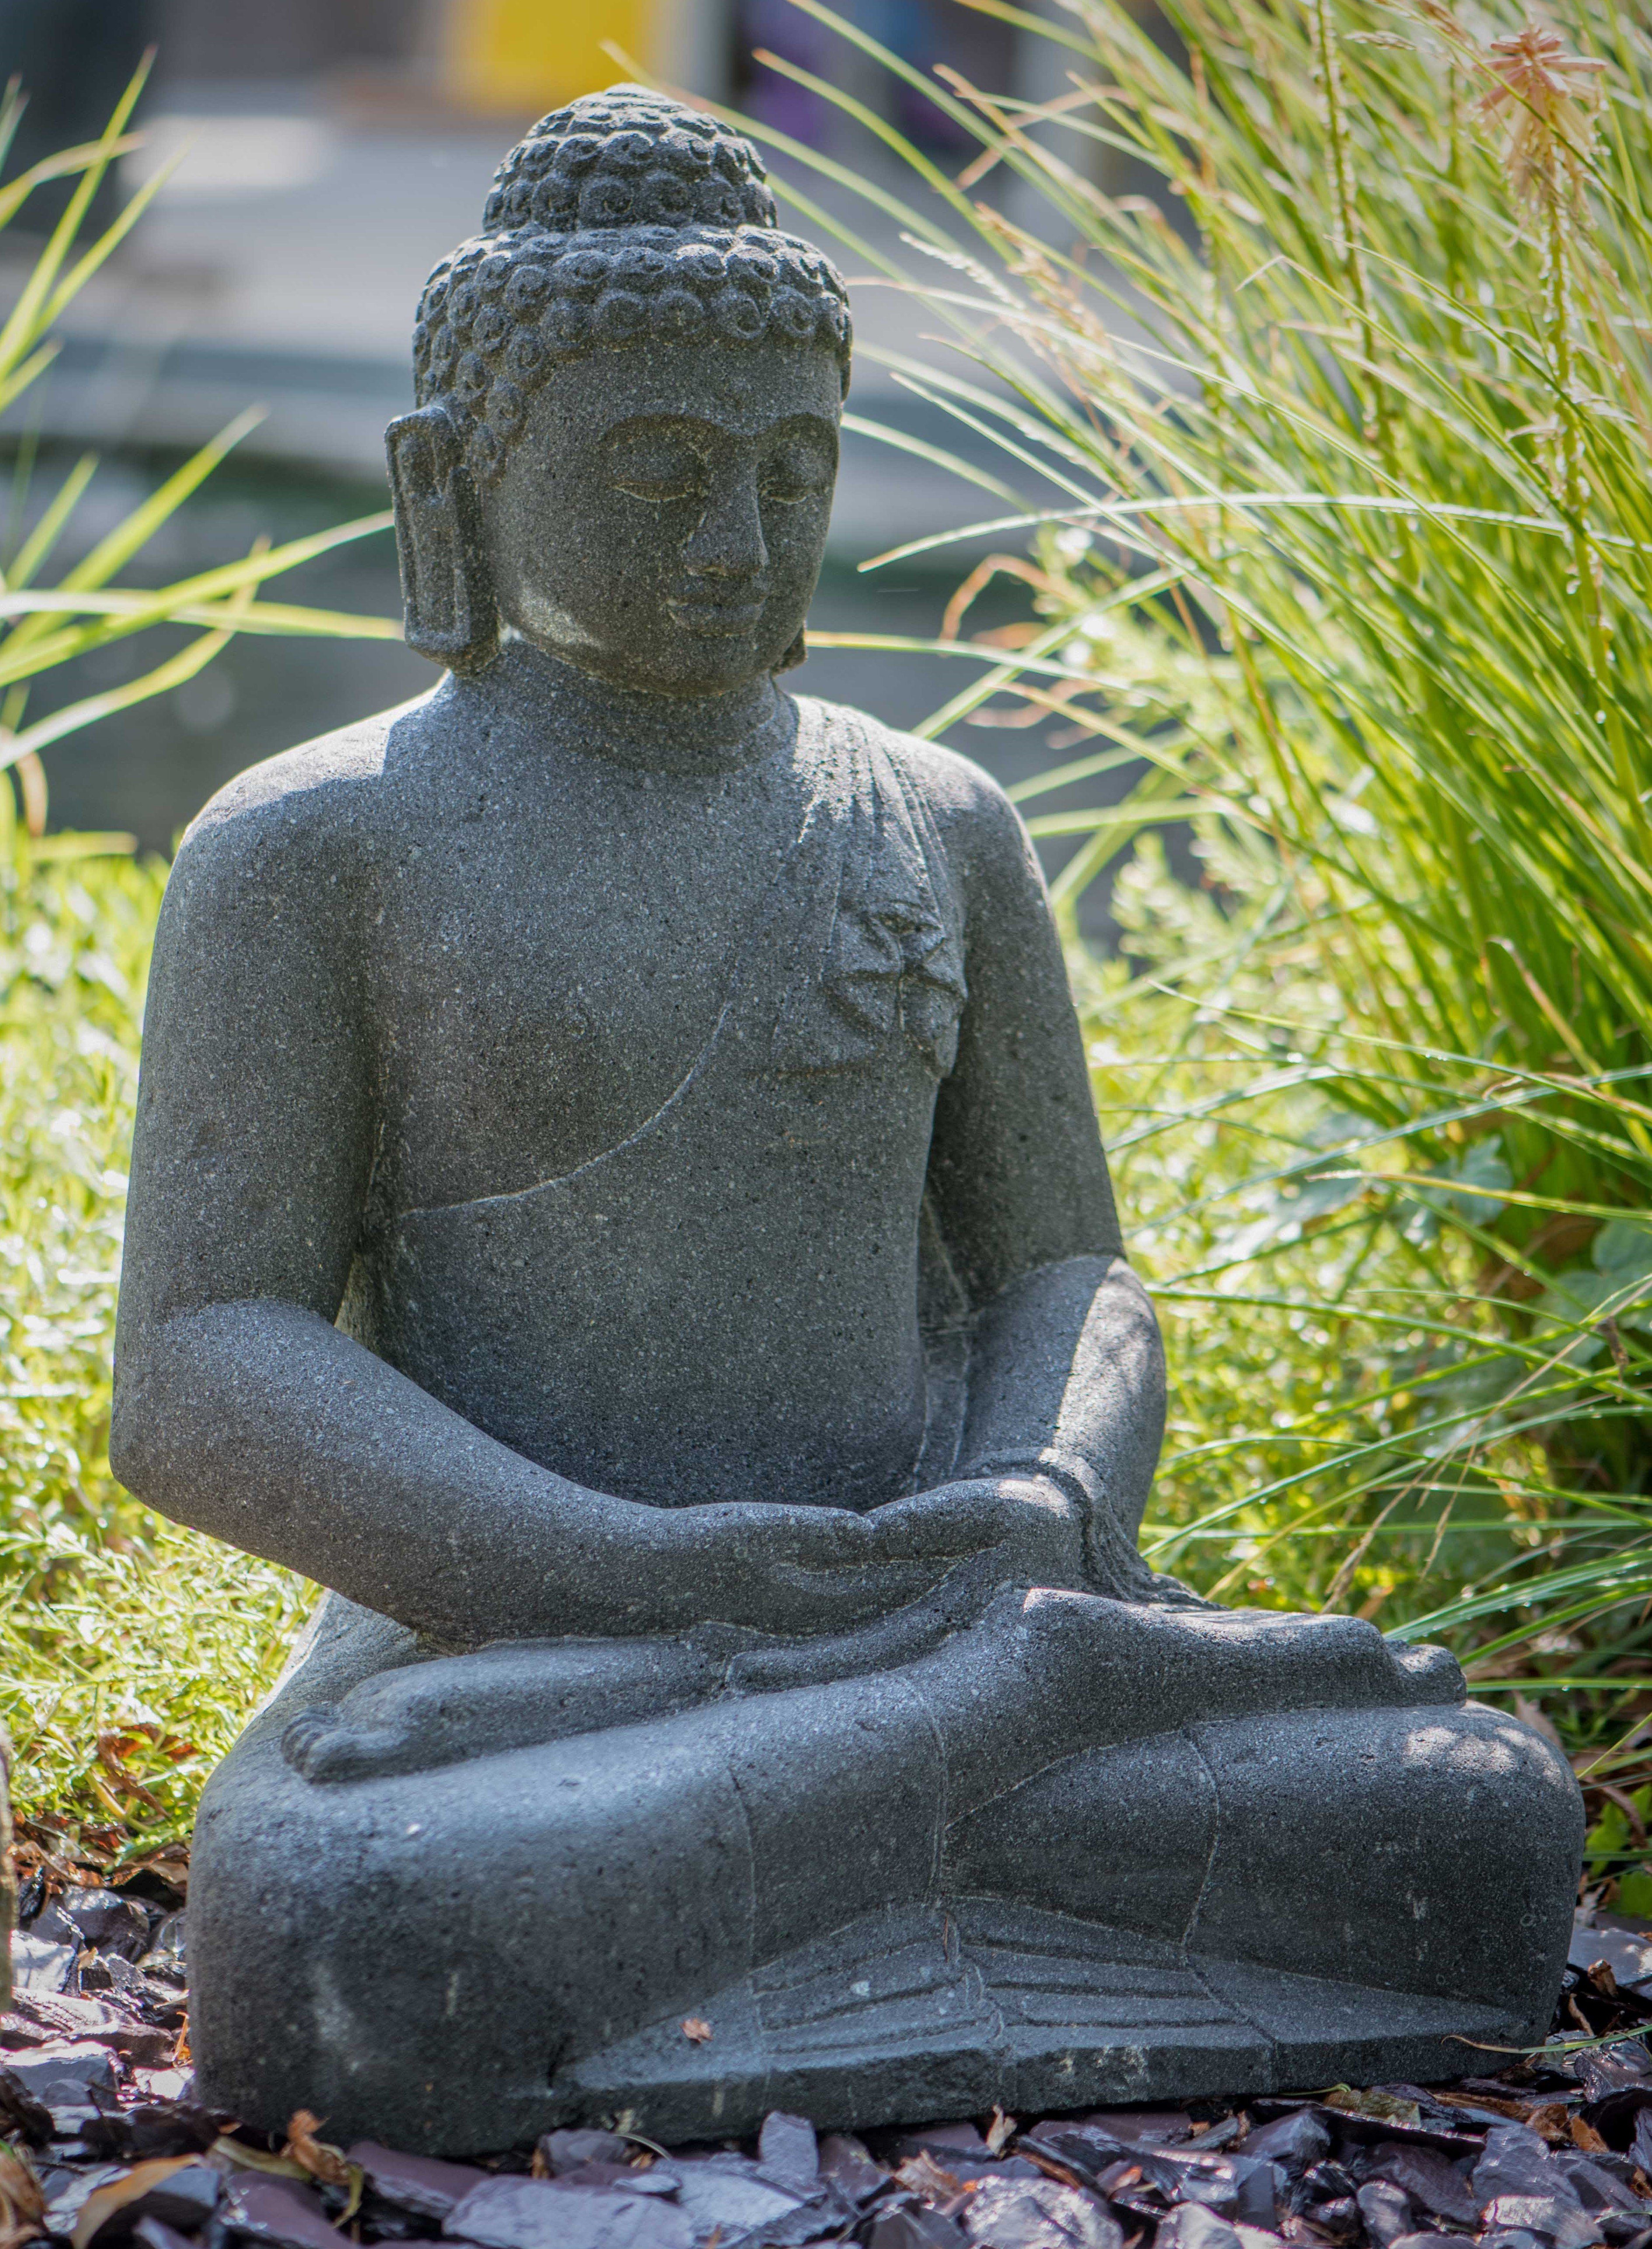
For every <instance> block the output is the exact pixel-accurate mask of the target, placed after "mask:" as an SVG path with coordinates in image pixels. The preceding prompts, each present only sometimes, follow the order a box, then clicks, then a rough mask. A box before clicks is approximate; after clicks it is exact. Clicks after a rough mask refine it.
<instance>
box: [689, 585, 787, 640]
mask: <svg viewBox="0 0 1652 2249" xmlns="http://www.w3.org/2000/svg"><path fill="white" fill-rule="evenodd" d="M665 606H666V608H667V609H669V610H670V611H671V615H672V616H674V617H675V618H676V619H677V622H678V624H680V625H686V627H687V628H688V629H689V631H690V632H695V633H713V634H727V635H733V634H735V633H743V632H749V631H750V630H751V629H752V628H753V626H754V625H756V624H758V623H760V622H761V620H762V616H763V612H764V610H765V609H767V606H768V604H767V600H766V598H765V597H763V596H762V595H758V596H756V597H755V598H752V597H749V596H748V597H747V598H746V599H745V600H732V599H728V598H726V597H725V596H723V595H715V594H713V595H706V594H683V595H678V596H677V597H676V598H675V599H673V598H671V597H670V596H668V597H667V599H666V603H665Z"/></svg>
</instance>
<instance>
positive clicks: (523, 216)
mask: <svg viewBox="0 0 1652 2249" xmlns="http://www.w3.org/2000/svg"><path fill="white" fill-rule="evenodd" d="M764 179H765V171H764V165H763V160H762V158H761V156H760V155H758V153H757V151H756V149H755V148H753V146H752V144H751V142H750V141H747V140H745V139H743V138H742V137H741V135H740V134H737V133H733V132H731V131H730V130H729V128H728V127H726V126H724V125H719V123H718V122H717V120H715V119H714V118H711V117H707V116H705V115H704V114H703V113H701V112H699V110H694V109H690V108H688V107H685V105H684V104H683V103H681V102H676V101H671V100H667V99H666V98H665V97H664V95H661V94H655V93H650V92H649V91H648V89H647V88H646V87H644V86H610V87H609V89H608V91H607V92H606V93H596V94H588V95H587V96H586V97H585V98H584V100H580V101H575V102H570V103H569V104H568V107H566V108H563V109H558V110H554V111H553V112H552V113H551V114H550V115H549V116H548V117H544V118H541V119H540V122H539V123H538V124H537V125H536V126H534V127H533V130H532V131H531V132H530V133H529V134H527V137H526V138H525V139H524V140H522V141H519V142H518V144H517V146H516V147H515V148H513V149H512V150H511V152H510V154H509V155H508V156H506V159H505V161H504V162H503V163H502V164H501V165H500V166H499V170H498V172H497V173H496V174H495V175H494V180H493V189H492V193H491V194H490V196H488V199H487V203H486V205H485V209H484V211H483V214H482V224H483V231H482V233H481V234H479V235H477V236H475V237H473V238H472V240H471V241H469V242H465V243H461V244H460V245H459V247H458V249H457V250H456V251H454V252H453V253H452V255H451V257H449V258H443V259H442V261H441V263H440V264H439V265H437V267H436V268H435V270H434V272H432V273H431V275H430V279H429V280H428V281H427V282H426V283H425V285H424V294H423V298H422V299H421V300H420V304H419V318H418V325H417V326H416V327H415V329H414V331H413V373H414V383H415V392H416V399H417V402H418V403H419V405H421V406H428V405H430V404H432V403H439V404H441V405H443V406H444V407H445V408H446V409H447V411H448V413H449V414H450V415H451V417H452V419H453V421H454V423H455V425H456V426H457V428H458V430H459V432H460V435H461V436H462V437H463V439H464V442H465V458H466V460H467V462H468V463H469V464H470V467H471V471H472V474H473V475H474V476H475V477H476V478H478V480H479V481H480V482H482V483H490V482H492V479H493V478H495V477H497V476H498V475H499V471H500V470H501V469H502V468H503V466H504V464H505V458H506V450H507V448H508V446H509V444H510V442H511V439H512V438H513V437H514V436H515V434H516V432H517V430H518V429H519V428H520V425H521V420H522V414H523V409H524V408H525V406H526V403H527V395H528V393H529V392H530V391H532V390H533V389H536V388H537V386H538V385H539V384H540V382H543V381H544V379H545V377H546V375H547V374H548V373H549V371H550V369H551V368H553V367H554V366H556V365H557V364H559V362H561V361H566V360H569V359H573V358H575V357H577V356H578V355H580V354H583V353H589V352H591V351H596V350H602V349H607V348H611V347H616V346H620V345H624V344H632V343H640V342H643V341H644V340H648V339H650V338H657V339H659V340H666V341H673V342H678V341H689V340H695V339H697V338H701V337H704V338H706V339H708V340H715V341H718V342H721V343H727V344H733V345H748V344H754V343H757V342H759V341H761V340H763V339H764V338H768V339H770V340H777V341H780V342H782V343H788V344H796V345H800V346H801V345H809V344H818V345H821V346H823V347H825V348H827V349H828V350H829V351H831V352H833V353H834V354H836V359H837V362H838V366H839V368H840V370H841V373H842V377H843V388H844V389H845V390H847V389H848V388H849V358H850V318H849V303H848V298H847V293H846V292H845V290H844V288H843V282H842V281H841V280H840V279H839V278H838V276H837V273H836V269H835V268H834V267H833V266H832V265H831V264H830V262H829V260H828V259H827V258H823V257H822V255H821V253H820V251H817V250H816V248H815V247H814V246H813V244H810V243H807V242H800V241H799V240H797V239H796V237H795V236H792V235H788V234H782V233H781V231H780V230H779V228H778V227H777V226H776V224H775V220H774V196H773V195H772V194H771V193H770V191H769V189H767V187H766V186H765V184H764Z"/></svg>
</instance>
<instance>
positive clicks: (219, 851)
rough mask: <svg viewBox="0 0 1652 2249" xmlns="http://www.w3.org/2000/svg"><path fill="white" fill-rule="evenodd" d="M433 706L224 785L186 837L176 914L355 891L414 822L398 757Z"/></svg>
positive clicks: (418, 705)
mask: <svg viewBox="0 0 1652 2249" xmlns="http://www.w3.org/2000/svg"><path fill="white" fill-rule="evenodd" d="M430 699H431V698H430V697H428V696H426V697H421V698H419V699H418V700H417V701H416V702H413V703H408V704H403V705H400V706H399V707H397V708H396V709H395V710H391V711H381V712H377V713H376V714H375V716H374V717H372V718H370V719H361V720H360V721H358V722H357V723H356V724H355V725H354V726H342V727H340V728H339V729H338V730H337V732H334V733H330V734H322V735H320V736H318V738H317V739H315V740H314V741H311V742H303V743H300V744H299V746H298V747H297V748H295V749H291V750H284V751H283V752H282V753H280V755H279V756H278V757H273V758H266V759H265V760H263V762H262V763H261V764H258V765H255V766H249V767H248V768H247V770H246V771H245V772H244V773H241V774H237V775H236V777H235V779H234V780H233V781H228V782H226V783H225V785H224V787H222V788H221V789H220V790H219V791H218V792H217V795H216V796H214V797H212V798H211V799H210V801H209V802H208V803H207V804H206V805H204V806H203V808H202V809H201V811H200V812H198V813H197V814H196V817H195V819H194V820H193V821H192V822H190V824H189V828H188V829H186V830H185V832H184V836H183V840H182V843H181V844H180V845H179V848H178V856H177V859H176V863H175V864H174V867H173V872H172V879H171V881H170V883H169V885H168V902H169V905H170V906H171V907H172V908H173V911H174V912H175V913H176V911H179V910H180V909H181V908H182V909H187V907H188V905H189V904H190V903H191V902H198V903H200V904H203V905H206V904H208V903H209V901H211V900H214V899H224V898H226V893H227V894H231V895H237V896H241V897H244V898H250V897H257V898H261V899H263V900H264V901H265V904H274V903H275V902H276V901H277V900H279V901H281V902H282V903H284V904H296V903H298V902H299V900H300V899H302V898H306V897H307V898H310V899H312V900H313V902H314V903H315V904H318V905H319V904H320V903H321V900H322V898H323V896H324V894H326V893H328V892H331V893H333V894H334V896H335V897H336V896H337V895H338V894H339V892H340V891H341V890H342V891H345V892H348V891H351V890H353V888H354V884H355V882H356V880H357V879H358V878H359V877H361V876H362V875H364V874H365V873H366V872H367V871H368V870H369V869H370V867H371V865H372V863H373V861H374V860H375V857H377V856H379V854H380V852H381V851H382V849H383V848H384V846H385V844H386V843H388V842H389V840H390V839H391V838H392V837H393V836H395V835H396V833H397V832H398V831H403V832H404V831H405V829H407V827H408V826H409V824H410V822H412V821H414V820H416V816H417V815H416V809H415V806H414V803H413V801H412V799H413V797H414V796H415V794H416V792H412V791H410V789H409V787H407V785H406V783H405V781H404V780H403V777H402V776H401V774H399V772H398V756H397V752H398V749H399V748H402V747H404V746H407V745H408V744H409V742H410V738H412V739H415V740H416V738H417V737H418V736H420V735H421V734H422V733H423V732H424V731H425V727H424V724H423V721H424V716H425V712H426V708H427V705H429V703H430Z"/></svg>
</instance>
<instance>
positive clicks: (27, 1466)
mask: <svg viewBox="0 0 1652 2249" xmlns="http://www.w3.org/2000/svg"><path fill="white" fill-rule="evenodd" d="M4 803H5V800H4V794H3V792H0V812H3V809H4ZM163 879H164V870H162V868H160V867H159V866H157V865H155V864H153V863H150V864H141V863H137V862H135V861H134V859H132V858H131V857H130V856H123V855H120V854H115V855H110V854H109V853H107V850H99V849H92V850H90V851H87V850H84V849H80V848H79V839H77V838H73V837H66V836H65V837H55V838H52V839H49V840H48V841H47V842H46V843H45V844H31V843H30V842H29V840H28V838H27V837H26V836H19V835H18V834H17V833H16V831H15V829H13V831H12V832H11V833H10V834H9V835H8V834H5V833H4V832H3V828H0V994H3V995H4V996H3V1001H0V1719H3V1721H4V1723H6V1725H7V1726H8V1727H9V1728H10V1732H11V1736H12V1739H13V1742H14V1743H15V1745H16V1750H17V1764H16V1771H15V1773H14V1778H13V1786H14V1790H15V1792H16V1796H17V1803H18V1806H19V1808H20V1810H21V1812H23V1814H24V1819H25V1821H27V1822H29V1823H30V1824H29V1825H27V1826H25V1829H24V1833H25V1834H26V1835H27V1836H28V1838H29V1840H31V1841H32V1842H33V1843H34V1844H35V1845H36V1846H37V1847H45V1848H46V1849H47V1850H51V1851H53V1852H56V1853H58V1854H66V1855H68V1856H70V1857H73V1858H76V1859H79V1860H86V1861H88V1862H91V1863H97V1862H98V1861H99V1860H105V1861H108V1862H114V1860H119V1859H121V1858H131V1857H133V1856H134V1855H135V1856H140V1857H141V1856H142V1855H143V1854H146V1853H147V1852H148V1851H150V1850H153V1849H155V1848H156V1847H159V1846H161V1845H162V1844H164V1843H165V1842H166V1841H168V1840H171V1839H172V1838H174V1837H176V1836H177V1835H178V1834H180V1833H184V1832H186V1831H187V1829H188V1826H189V1820H190V1819H191V1818H192V1816H193V1813H194V1806H195V1799H196V1795H197V1794H198V1793H199V1791H200V1787H201V1784H202V1782H203V1780H204V1779H205V1778H206V1775H207V1773H208V1772H209V1771H210V1769H211V1767H212V1765H213V1764H215V1763H216V1762H217V1759H218V1758H219V1757H222V1755H223V1754H224V1750H227V1749H228V1747H229V1745H230V1743H231V1741H232V1740H233V1739H234V1737H235V1736H236V1734H237V1732H238V1731H239V1730H240V1728H241V1727H242V1725H243V1724H244V1723H245V1720H246V1716H247V1713H248V1711H249V1710H250V1709H251V1706H252V1705H253V1703H254V1702H256V1701H257V1700H258V1696H259V1695H261V1694H262V1693H263V1692H264V1690H265V1688H267V1687H268V1685H269V1684H270V1683H271V1681H272V1678H273V1676H274V1674H275V1671H276V1670H277V1669H278V1668H279V1664H280V1661H281V1659H282V1656H283V1654H284V1651H285V1647H286V1642H287V1640H288V1639H289V1638H290V1636H291V1634H292V1633H293V1629H294V1628H295V1627H296V1625H297V1623H298V1622H299V1619H300V1618H301V1616H302V1614H303V1611H304V1607H305V1606H306V1588H305V1587H304V1586H303V1585H301V1584H300V1583H299V1581H298V1580H296V1579H294V1578H291V1577H289V1576H288V1575H287V1574H286V1572H284V1571H281V1570H278V1569H276V1568H275V1567H274V1566H273V1565H271V1564H269V1563H265V1562H260V1561H258V1560H255V1559H253V1558H250V1557H248V1556H246V1555H243V1554H237V1553H235V1552H234V1551H231V1549H229V1548H227V1547H224V1546H221V1545H219V1544H217V1543H216V1542H215V1541H213V1540H211V1539H209V1538H205V1537H199V1536H197V1535H196V1533H195V1532H193V1531H189V1530H182V1529H179V1528H177V1527H176V1526H175V1525H174V1524H171V1523H166V1522H164V1521H163V1520H162V1519H161V1518H160V1517H156V1516H154V1515H151V1514H150V1513H149V1511H148V1510H147V1509H145V1508H142V1507H140V1506H139V1505H138V1504H137V1503H136V1502H135V1501H134V1500H133V1499H131V1498H129V1497H128V1496H127V1494H126V1493H125V1492H123V1491H122V1490H121V1489H120V1486H119V1485H118V1484H117V1483H116V1482H114V1478H113V1477H112V1476H111V1475H110V1473H109V1462H108V1434H109V1383H110V1365H111V1353H112V1345H113V1341H114V1305H115V1293H116V1288H117V1284H118V1281H119V1276H120V1235H121V1219H122V1212H123V1207H124V1202H125V1194H126V1167H127V1159H128V1155H129V1152H130V1147H131V1138H132V1119H133V1105H134V1097H135V1095H136V1090H137V1073H138V1047H139V1035H140V1028H141V1017H142V1007H143V993H144V987H145V983H146V980H147V978H148V959H149V945H150V939H151V937H152V935H153V932H154V925H155V912H156V911H157V909H158V907H159V904H160V898H161V891H162V882H163Z"/></svg>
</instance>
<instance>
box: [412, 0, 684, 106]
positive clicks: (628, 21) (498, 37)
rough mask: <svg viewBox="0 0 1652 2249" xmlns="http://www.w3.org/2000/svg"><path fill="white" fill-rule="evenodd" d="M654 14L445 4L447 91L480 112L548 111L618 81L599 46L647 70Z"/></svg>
mask: <svg viewBox="0 0 1652 2249" xmlns="http://www.w3.org/2000/svg"><path fill="white" fill-rule="evenodd" d="M665 4H667V5H669V4H670V0H665ZM656 14H657V0H448V5H447V11H446V17H445V26H444V28H445V32H446V37H445V39H444V46H445V48H446V54H445V57H444V60H445V63H446V77H447V85H448V90H449V92H450V93H451V95H452V97H453V99H454V100H457V101H458V102H459V103H460V104H461V105H462V106H463V107H465V108H467V109H473V110H476V111H478V112H479V113H508V114H514V113H518V112H526V111H530V110H532V111H542V110H547V109H553V108H554V107H556V106H557V104H558V103H559V102H564V101H571V100H574V99H575V96H576V95H578V94H582V93H591V92H593V91H594V90H595V88H596V87H598V86H609V85H611V84H612V83H613V81H614V80H615V79H616V78H618V77H619V76H620V75H621V73H620V71H619V69H618V67H617V65H616V64H615V63H614V62H613V60H612V59H611V58H610V57H609V56H608V55H605V54H604V53H603V52H602V42H603V40H604V39H612V40H614V41H615V42H616V45H619V46H621V47H623V49H624V50H625V52H627V53H628V54H630V55H634V56H636V58H637V61H638V62H639V63H640V64H642V65H644V66H645V67H651V66H652V65H653V64H654V61H655V57H654V53H653V48H654V45H655V38H654V30H655V18H656Z"/></svg>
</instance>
